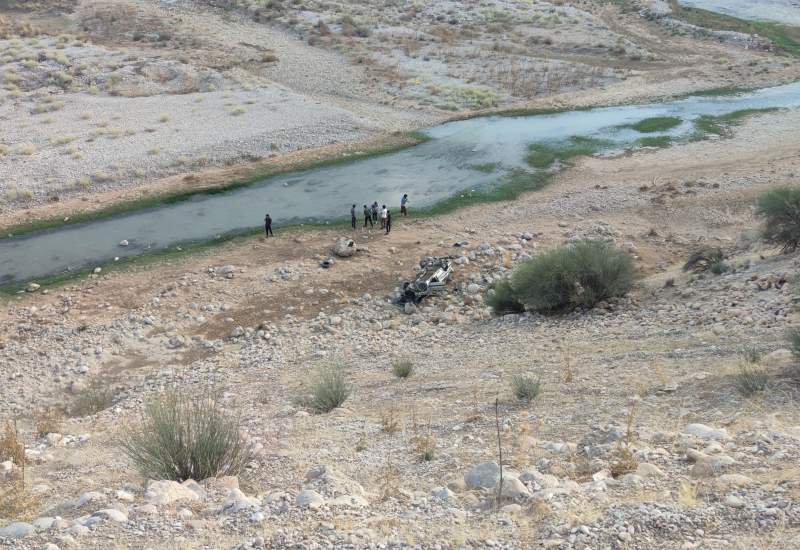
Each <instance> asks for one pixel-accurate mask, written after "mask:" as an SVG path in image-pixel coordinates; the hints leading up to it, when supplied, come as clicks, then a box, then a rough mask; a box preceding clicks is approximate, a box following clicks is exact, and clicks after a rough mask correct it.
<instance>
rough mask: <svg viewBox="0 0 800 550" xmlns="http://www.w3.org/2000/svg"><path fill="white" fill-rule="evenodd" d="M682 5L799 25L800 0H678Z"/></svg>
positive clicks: (755, 19)
mask: <svg viewBox="0 0 800 550" xmlns="http://www.w3.org/2000/svg"><path fill="white" fill-rule="evenodd" d="M679 2H680V3H681V4H683V5H684V6H688V7H690V8H700V9H704V10H708V11H715V12H717V13H723V14H725V15H731V16H733V17H738V18H739V19H749V20H752V21H772V22H774V23H783V24H785V25H800V0H679Z"/></svg>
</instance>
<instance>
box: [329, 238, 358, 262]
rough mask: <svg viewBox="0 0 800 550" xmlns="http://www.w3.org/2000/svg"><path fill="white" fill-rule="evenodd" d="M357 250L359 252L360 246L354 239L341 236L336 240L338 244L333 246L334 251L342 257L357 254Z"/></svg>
mask: <svg viewBox="0 0 800 550" xmlns="http://www.w3.org/2000/svg"><path fill="white" fill-rule="evenodd" d="M356 252H358V247H357V246H356V243H355V241H353V239H346V238H341V239H339V240H338V241H336V245H335V246H334V247H333V253H334V254H335V255H336V256H339V257H340V258H349V257H350V256H355V253H356Z"/></svg>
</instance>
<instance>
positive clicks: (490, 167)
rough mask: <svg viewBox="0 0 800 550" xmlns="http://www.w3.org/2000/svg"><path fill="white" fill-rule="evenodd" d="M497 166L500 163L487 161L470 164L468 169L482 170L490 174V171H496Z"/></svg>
mask: <svg viewBox="0 0 800 550" xmlns="http://www.w3.org/2000/svg"><path fill="white" fill-rule="evenodd" d="M499 166H500V165H499V164H498V163H496V162H487V163H484V164H471V165H470V169H471V170H475V171H476V172H483V173H484V174H491V173H492V172H496V171H497V169H498V168H499Z"/></svg>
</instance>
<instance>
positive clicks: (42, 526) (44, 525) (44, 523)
mask: <svg viewBox="0 0 800 550" xmlns="http://www.w3.org/2000/svg"><path fill="white" fill-rule="evenodd" d="M55 522H56V518H51V517H41V518H36V519H35V520H33V522H32V524H33V527H34V528H35V529H36V530H37V531H47V530H48V529H50V528H51V527H52V526H53V524H54V523H55Z"/></svg>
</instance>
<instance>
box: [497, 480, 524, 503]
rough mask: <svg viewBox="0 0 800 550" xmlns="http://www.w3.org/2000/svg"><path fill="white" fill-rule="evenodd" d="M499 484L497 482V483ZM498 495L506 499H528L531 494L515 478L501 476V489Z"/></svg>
mask: <svg viewBox="0 0 800 550" xmlns="http://www.w3.org/2000/svg"><path fill="white" fill-rule="evenodd" d="M499 482H500V481H499V480H498V483H499ZM500 494H501V495H502V496H504V497H506V498H512V499H518V498H528V497H529V496H531V492H530V491H529V490H528V488H527V487H525V484H524V483H522V482H521V481H520V480H519V479H517V478H516V477H506V476H503V489H502V490H501V491H500Z"/></svg>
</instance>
